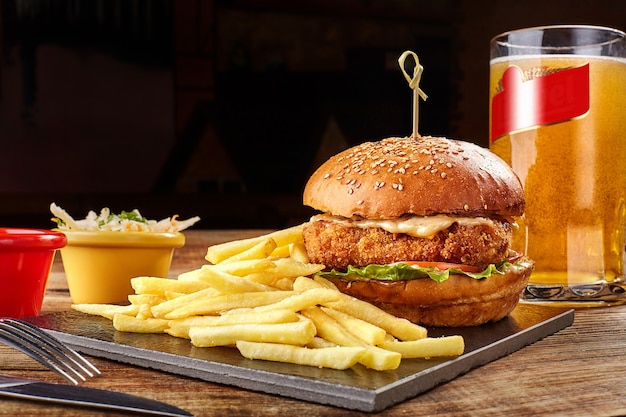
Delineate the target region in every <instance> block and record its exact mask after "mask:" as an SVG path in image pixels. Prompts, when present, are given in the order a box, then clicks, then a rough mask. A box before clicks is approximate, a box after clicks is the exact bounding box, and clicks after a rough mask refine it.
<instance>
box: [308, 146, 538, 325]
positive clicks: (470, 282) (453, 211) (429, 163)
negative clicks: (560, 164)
mask: <svg viewBox="0 0 626 417" xmlns="http://www.w3.org/2000/svg"><path fill="white" fill-rule="evenodd" d="M303 201H304V204H306V205H309V206H311V207H313V208H315V209H317V210H319V211H321V212H323V214H322V215H318V216H314V217H313V218H311V221H309V222H308V223H306V224H305V225H304V228H303V237H304V243H305V246H306V249H307V254H308V256H309V259H310V260H311V262H314V263H320V264H324V265H325V266H326V269H325V271H324V274H323V276H324V277H325V278H327V279H329V280H330V281H331V282H333V283H334V284H335V285H336V286H337V287H338V288H339V290H340V291H342V292H344V293H346V294H349V295H352V296H354V297H357V298H360V299H363V300H365V301H368V302H371V303H372V304H375V305H377V306H379V307H380V308H382V309H384V310H386V311H388V312H389V313H392V314H394V315H396V316H399V317H404V318H407V319H409V320H411V321H414V322H416V323H420V324H424V325H428V326H453V327H457V326H476V325H480V324H483V323H486V322H489V321H497V320H500V319H501V318H503V317H505V316H506V315H508V314H509V313H510V312H511V311H512V310H513V309H514V308H515V306H516V305H517V303H518V301H519V297H520V295H521V293H522V291H523V289H524V287H525V286H526V283H527V282H528V278H529V276H530V273H531V272H532V270H533V266H534V263H533V262H532V261H531V260H530V259H528V258H526V257H523V256H520V254H517V253H515V252H514V251H512V249H511V247H510V243H511V240H512V235H511V233H512V221H511V218H514V217H516V216H521V215H522V214H523V212H524V205H525V200H524V192H523V189H522V185H521V182H520V180H519V179H518V178H517V176H516V175H515V173H514V172H513V170H512V169H511V168H510V167H509V166H508V165H507V164H506V162H504V161H503V160H502V159H500V158H499V157H498V156H496V155H495V154H493V153H491V152H490V151H489V150H487V149H484V148H481V147H479V146H477V145H474V144H472V143H469V142H463V141H456V140H451V139H446V138H438V137H410V138H388V139H384V140H381V141H378V142H366V143H363V144H360V145H357V146H355V147H352V148H350V149H347V150H345V151H343V152H341V153H339V154H337V155H335V156H333V157H331V158H330V159H329V160H328V161H326V162H325V163H324V164H322V165H321V166H320V167H319V168H318V169H317V171H315V172H314V173H313V175H312V176H311V177H310V179H309V181H308V182H307V184H306V187H305V189H304V193H303ZM442 218H443V219H449V223H445V225H444V226H437V228H436V229H434V230H433V231H432V233H431V234H429V235H423V234H420V233H421V232H419V231H417V230H413V229H412V226H410V227H408V228H405V227H404V224H405V223H409V224H413V223H411V222H412V221H413V220H416V221H417V223H415V224H418V223H419V222H422V224H426V223H428V224H433V223H435V224H439V223H438V222H439V221H440V219H442ZM390 225H391V226H390ZM399 225H402V227H400V226H399ZM416 228H419V226H416ZM513 258H515V260H512V259H513ZM510 259H511V261H510V262H508V261H509V260H510ZM409 261H411V262H412V263H413V264H415V263H416V262H417V263H419V262H422V263H428V264H429V265H432V264H436V265H437V266H436V267H435V268H437V269H439V268H445V269H447V268H450V267H449V266H445V267H444V266H443V265H444V264H446V265H454V266H453V267H452V268H453V269H452V270H449V271H452V272H449V277H447V279H445V280H441V281H438V280H435V279H431V277H430V276H428V277H423V276H419V277H415V275H413V276H411V277H410V278H409V277H406V276H404V275H403V276H402V278H398V277H397V276H394V277H393V281H390V280H389V277H388V276H385V277H382V276H372V275H371V274H368V273H363V275H365V276H363V275H361V274H360V273H358V274H357V273H354V272H353V270H352V269H350V268H351V267H354V268H363V270H367V271H369V269H367V268H366V267H367V266H368V265H372V264H375V265H387V266H388V265H394V264H396V263H398V262H400V263H402V262H408V263H411V262H409ZM467 266H471V267H473V270H475V271H483V272H482V273H481V274H476V276H475V277H473V276H471V275H468V274H465V273H463V272H459V267H467ZM394 268H395V266H394V267H392V268H387V267H385V268H383V269H385V270H387V269H389V270H393V269H394ZM494 268H496V269H497V271H496V272H493V271H494ZM346 271H349V272H346ZM385 273H387V272H385ZM377 274H378V272H377Z"/></svg>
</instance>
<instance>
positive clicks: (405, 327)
mask: <svg viewBox="0 0 626 417" xmlns="http://www.w3.org/2000/svg"><path fill="white" fill-rule="evenodd" d="M327 307H330V308H333V309H335V310H338V311H342V312H344V313H347V314H350V315H352V316H354V317H357V318H359V319H361V320H364V321H366V322H368V323H372V324H374V325H376V326H378V327H380V328H382V329H384V330H385V331H386V332H387V333H390V334H392V335H393V336H394V337H395V338H396V339H399V340H404V341H407V340H418V339H423V338H425V337H426V336H427V333H428V332H427V330H426V329H425V328H424V327H422V326H420V325H417V324H415V323H412V322H410V321H409V320H407V319H403V318H400V317H396V316H394V315H392V314H389V313H387V312H386V311H384V310H381V309H380V308H378V307H376V306H374V305H373V304H370V303H368V302H365V301H361V300H359V299H357V298H354V297H350V296H348V295H345V294H344V295H343V296H342V297H341V298H340V299H339V301H334V302H331V303H328V305H327Z"/></svg>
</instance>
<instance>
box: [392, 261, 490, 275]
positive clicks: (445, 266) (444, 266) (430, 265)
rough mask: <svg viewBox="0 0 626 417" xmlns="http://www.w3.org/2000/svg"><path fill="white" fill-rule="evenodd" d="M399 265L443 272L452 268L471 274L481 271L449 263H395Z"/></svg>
mask: <svg viewBox="0 0 626 417" xmlns="http://www.w3.org/2000/svg"><path fill="white" fill-rule="evenodd" d="M397 263H399V264H407V265H415V266H419V267H423V268H437V269H441V270H442V271H445V270H446V269H450V268H454V269H458V270H459V271H463V272H471V273H478V272H482V269H480V268H478V267H476V266H472V265H464V264H455V263H451V262H436V261H402V262H397Z"/></svg>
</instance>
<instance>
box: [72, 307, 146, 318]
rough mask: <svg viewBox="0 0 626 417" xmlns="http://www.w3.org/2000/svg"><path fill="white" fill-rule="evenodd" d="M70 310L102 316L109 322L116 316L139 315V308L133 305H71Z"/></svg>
mask: <svg viewBox="0 0 626 417" xmlns="http://www.w3.org/2000/svg"><path fill="white" fill-rule="evenodd" d="M72 309H74V310H76V311H80V312H81V313H85V314H90V315H92V316H102V317H105V318H107V319H109V320H113V316H115V315H116V314H126V315H129V316H136V315H137V313H139V306H138V305H134V304H129V305H127V306H121V305H117V304H72Z"/></svg>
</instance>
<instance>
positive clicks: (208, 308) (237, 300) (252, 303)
mask: <svg viewBox="0 0 626 417" xmlns="http://www.w3.org/2000/svg"><path fill="white" fill-rule="evenodd" d="M294 294H295V292H293V291H267V292H248V293H238V294H222V295H217V296H214V297H209V298H205V299H201V300H196V301H193V302H191V303H189V304H186V305H183V306H181V307H179V308H177V309H175V310H173V311H171V312H169V313H167V314H166V315H165V316H164V317H165V318H166V319H168V320H173V319H182V318H185V317H189V316H198V315H211V314H217V313H219V312H221V311H228V310H232V309H235V308H246V307H247V308H253V307H258V306H262V305H266V304H272V303H275V302H277V301H280V300H282V299H284V298H287V297H289V296H291V295H294ZM153 312H154V311H153Z"/></svg>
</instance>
